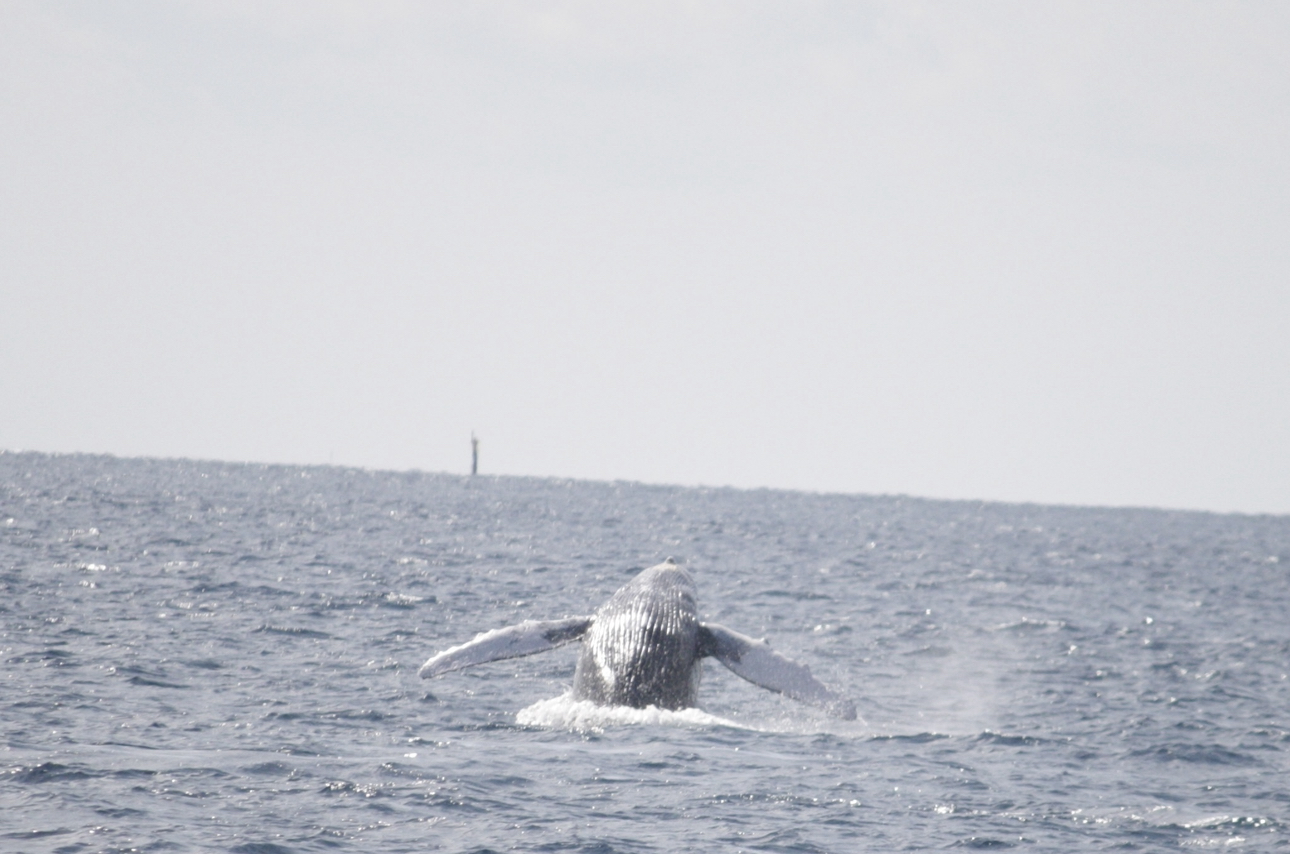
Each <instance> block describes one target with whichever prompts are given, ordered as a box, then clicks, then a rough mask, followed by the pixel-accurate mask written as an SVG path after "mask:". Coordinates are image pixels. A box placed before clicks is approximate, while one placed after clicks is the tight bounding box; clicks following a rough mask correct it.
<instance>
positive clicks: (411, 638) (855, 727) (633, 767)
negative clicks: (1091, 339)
mask: <svg viewBox="0 0 1290 854" xmlns="http://www.w3.org/2000/svg"><path fill="white" fill-rule="evenodd" d="M668 556H672V557H674V558H675V559H676V560H677V561H679V562H683V563H684V564H685V565H686V566H687V567H688V568H689V569H690V571H691V572H692V573H693V574H694V576H695V579H696V581H697V584H698V588H699V596H700V602H699V608H700V614H701V616H702V618H704V619H711V620H714V621H716V622H720V623H722V624H724V625H727V626H729V627H731V628H733V629H736V630H738V631H741V632H744V633H746V634H751V635H753V636H757V637H760V636H765V637H767V638H768V639H769V640H770V642H771V643H772V645H773V646H775V647H776V648H777V649H779V650H780V651H781V652H783V653H785V654H786V655H789V656H790V657H792V658H794V659H796V660H798V661H801V662H803V663H806V664H809V665H810V666H811V668H812V670H813V672H814V673H815V674H816V675H817V676H819V677H820V678H821V679H822V680H823V681H825V682H826V683H828V684H829V685H831V686H833V687H834V688H837V689H839V690H842V691H844V692H846V693H848V694H849V695H850V696H851V697H852V698H854V700H855V701H856V704H857V707H858V710H859V714H860V719H859V720H856V721H853V722H843V721H837V720H832V719H829V718H827V717H824V716H823V715H821V714H820V713H818V712H816V711H815V710H813V709H811V708H808V707H804V706H801V705H798V704H795V703H793V702H791V701H789V700H787V699H785V698H783V697H780V696H778V695H775V694H772V693H770V692H767V691H764V690H761V689H758V688H757V687H755V686H753V685H751V684H749V683H747V682H744V681H742V680H740V679H739V678H738V677H736V676H734V675H733V674H731V673H729V672H728V671H725V670H724V668H722V667H721V666H720V665H718V664H715V663H713V662H708V664H707V665H706V668H705V673H704V684H703V687H702V688H701V690H700V700H701V703H700V705H701V708H699V709H691V710H686V711H682V712H666V711H659V710H654V709H646V710H631V709H603V708H597V707H595V706H592V705H589V704H586V703H577V702H573V701H572V700H570V699H569V698H568V697H567V696H565V692H566V691H567V689H568V687H569V685H570V683H571V681H572V674H573V667H574V661H575V657H576V654H577V649H576V646H574V647H567V648H564V649H561V650H557V651H555V652H552V653H549V654H546V655H540V656H534V657H531V658H525V659H518V660H513V661H505V662H497V663H493V664H489V665H484V666H481V667H479V668H475V669H473V670H467V671H463V672H460V673H454V674H450V675H448V676H445V677H443V678H440V679H436V680H431V681H425V680H420V679H418V678H417V677H416V670H417V667H418V666H419V665H420V664H421V663H422V662H423V661H424V660H425V659H426V658H427V657H429V655H430V654H432V653H433V652H435V651H436V650H439V649H442V648H444V647H446V646H449V645H451V644H455V643H459V642H461V641H464V640H467V639H469V638H470V637H471V636H473V635H474V634H475V633H477V632H479V631H483V630H487V629H492V628H497V627H500V626H504V625H508V624H511V623H515V622H519V621H520V620H522V619H525V618H535V619H553V618H557V617H563V616H568V615H577V614H588V613H591V612H592V611H593V610H594V609H595V608H596V606H598V605H599V604H600V603H601V602H603V601H604V600H605V599H606V598H608V596H609V595H610V594H611V593H612V592H613V591H614V590H615V589H616V588H618V587H619V586H620V585H621V584H623V583H624V582H625V581H626V580H628V579H629V578H630V577H631V575H632V574H633V573H635V572H637V571H639V570H640V569H642V568H644V567H646V566H649V565H651V564H653V563H656V562H658V561H659V560H661V559H663V558H665V557H668ZM1288 569H1290V517H1285V516H1239V515H1232V516H1225V515H1214V514H1205V513H1189V512H1166V511H1156V510H1126V509H1092V508H1071V507H1045V506H1037V505H1006V504H983V503H976V502H948V501H928V500H918V499H911V498H901V497H871V496H845V495H816V494H803V493H793V492H778V491H769V490H758V491H739V490H730V489H693V488H679V487H660V486H644V485H640V484H626V483H586V482H570V481H562V480H541V479H530V478H507V477H485V476H480V477H475V478H467V477H457V476H451V475H435V474H421V473H392V472H371V471H361V470H355V469H346V468H333V467H292V466H259V465H236V464H224V463H212V462H191V461H175V460H166V461H161V460H145V459H116V458H111V457H98V456H48V455H41V454H33V453H21V454H15V453H5V454H0V661H2V662H3V664H2V665H0V726H2V727H3V740H2V742H0V743H2V745H3V746H2V749H0V851H4V852H97V851H222V852H242V854H278V853H279V852H331V851H347V850H352V851H382V852H386V851H418V852H421V851H448V852H482V851H546V852H552V851H585V852H605V853H606V854H607V852H655V851H657V852H665V851H677V850H694V851H732V852H733V851H757V852H851V851H906V850H925V849H943V848H969V849H972V848H991V849H993V848H1000V849H1002V848H1016V849H1020V850H1026V851H1053V852H1066V851H1078V850H1098V851H1101V850H1109V849H1116V850H1130V851H1135V850H1136V851H1171V850H1178V849H1191V848H1195V849H1204V850H1207V849H1222V850H1230V849H1239V850H1248V851H1272V850H1285V849H1287V848H1288V847H1290V680H1288V679H1287V672H1288V671H1290V583H1288V582H1287V570H1288Z"/></svg>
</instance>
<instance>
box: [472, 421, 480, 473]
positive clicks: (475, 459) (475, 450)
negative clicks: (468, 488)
mask: <svg viewBox="0 0 1290 854" xmlns="http://www.w3.org/2000/svg"><path fill="white" fill-rule="evenodd" d="M470 474H471V476H472V477H473V476H474V475H477V474H479V440H478V439H476V438H475V431H474V430H471V431H470Z"/></svg>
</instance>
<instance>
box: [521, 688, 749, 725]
mask: <svg viewBox="0 0 1290 854" xmlns="http://www.w3.org/2000/svg"><path fill="white" fill-rule="evenodd" d="M515 722H516V723H518V724H519V725H520V726H537V727H547V728H549V729H567V730H572V731H574V732H604V731H605V728H606V727H611V726H675V727H703V728H708V727H733V728H735V729H752V730H755V729H757V727H751V726H748V725H747V724H741V723H738V722H737V721H732V720H728V719H726V718H721V717H717V716H716V715H710V714H708V713H707V712H704V711H701V710H700V709H681V710H680V711H675V712H674V711H672V710H670V709H660V708H658V707H657V706H646V707H645V708H643V709H633V708H631V707H630V706H599V705H596V704H595V703H593V702H592V701H590V700H575V699H573V696H572V695H571V694H568V693H565V694H561V695H560V696H559V697H552V698H551V699H549V700H539V701H538V702H536V703H534V704H533V705H531V706H529V707H528V708H526V709H521V710H520V711H519V712H518V713H516V715H515Z"/></svg>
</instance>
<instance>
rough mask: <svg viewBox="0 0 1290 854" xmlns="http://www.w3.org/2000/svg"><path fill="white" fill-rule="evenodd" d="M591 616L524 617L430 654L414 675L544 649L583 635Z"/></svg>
mask: <svg viewBox="0 0 1290 854" xmlns="http://www.w3.org/2000/svg"><path fill="white" fill-rule="evenodd" d="M591 619H592V618H591V617H568V618H566V619H563V620H525V621H524V622H522V623H520V624H519V625H518V626H507V627H506V628H504V629H494V630H493V631H491V632H484V633H482V634H478V635H475V637H474V638H472V639H471V640H469V641H467V642H466V643H463V644H461V645H460V646H454V647H452V648H450V649H445V650H444V651H443V652H440V653H437V654H436V655H433V656H431V657H430V660H429V661H427V662H426V663H425V664H423V665H421V669H420V670H418V671H417V675H418V676H420V677H421V678H422V679H429V678H431V677H432V676H441V675H443V674H444V673H451V672H452V671H454V670H461V669H462V668H463V667H474V666H475V665H476V664H484V663H485V662H489V661H501V660H502V659H504V658H519V657H520V656H522V655H533V654H534V653H539V652H546V651H547V650H549V649H555V648H556V647H558V646H563V645H564V644H566V643H569V642H570V641H575V640H577V639H578V638H580V637H582V636H583V635H584V634H586V633H587V629H588V628H590V626H591Z"/></svg>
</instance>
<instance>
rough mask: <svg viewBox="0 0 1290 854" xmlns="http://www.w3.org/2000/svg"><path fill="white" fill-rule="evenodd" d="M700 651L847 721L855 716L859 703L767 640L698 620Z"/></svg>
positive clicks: (750, 678)
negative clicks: (772, 647)
mask: <svg viewBox="0 0 1290 854" xmlns="http://www.w3.org/2000/svg"><path fill="white" fill-rule="evenodd" d="M698 652H699V655H700V656H707V655H710V656H712V657H713V658H715V659H716V660H717V661H720V662H721V663H722V664H724V665H725V666H726V667H728V668H730V669H731V670H733V671H734V672H735V673H736V674H737V675H739V676H742V677H743V678H744V679H747V680H748V681H749V682H751V683H753V684H754V685H760V686H761V687H763V688H769V689H770V690H771V691H778V692H779V693H781V694H783V695H784V696H786V697H791V698H792V699H794V700H799V701H801V702H803V703H810V704H811V705H812V706H819V707H820V708H822V709H823V710H824V711H826V712H828V713H829V714H830V715H832V716H834V717H836V718H842V720H844V721H853V720H855V717H856V704H855V703H853V702H851V700H849V699H847V698H846V697H843V696H842V695H841V694H838V693H835V692H833V691H831V690H829V689H828V688H826V687H825V686H824V684H823V683H821V682H820V681H819V680H818V679H816V678H815V677H814V676H812V675H811V669H810V668H809V667H807V666H806V665H805V664H798V663H797V662H795V661H790V660H789V659H787V658H785V657H784V656H782V655H780V654H779V653H778V652H775V651H774V650H773V649H771V648H770V644H768V643H766V641H764V640H753V639H752V638H750V637H748V636H747V635H741V634H739V632H736V631H732V630H730V629H727V628H726V627H725V626H718V625H714V624H712V623H700V624H699V650H698Z"/></svg>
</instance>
